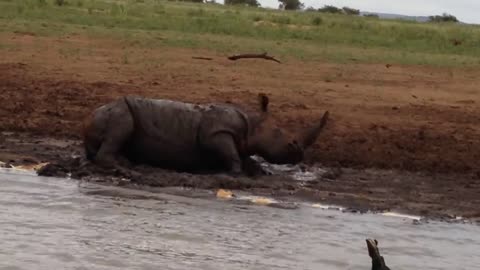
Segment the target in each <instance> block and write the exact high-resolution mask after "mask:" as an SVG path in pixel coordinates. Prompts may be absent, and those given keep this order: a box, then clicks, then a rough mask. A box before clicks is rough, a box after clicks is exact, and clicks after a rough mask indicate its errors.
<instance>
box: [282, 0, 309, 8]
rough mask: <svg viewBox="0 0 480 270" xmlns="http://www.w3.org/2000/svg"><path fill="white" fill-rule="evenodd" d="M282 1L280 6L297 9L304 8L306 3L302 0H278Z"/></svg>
mask: <svg viewBox="0 0 480 270" xmlns="http://www.w3.org/2000/svg"><path fill="white" fill-rule="evenodd" d="M278 2H280V8H283V9H286V10H297V9H302V8H303V7H304V4H303V3H302V2H300V0H278Z"/></svg>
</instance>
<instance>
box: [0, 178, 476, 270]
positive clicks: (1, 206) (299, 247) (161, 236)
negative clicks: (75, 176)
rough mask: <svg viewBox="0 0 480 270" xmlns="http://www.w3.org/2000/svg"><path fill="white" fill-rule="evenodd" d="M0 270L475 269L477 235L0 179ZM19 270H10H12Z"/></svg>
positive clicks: (459, 227)
mask: <svg viewBox="0 0 480 270" xmlns="http://www.w3.org/2000/svg"><path fill="white" fill-rule="evenodd" d="M0 185H1V186H0V195H1V196H0V197H1V198H0V228H1V230H2V231H1V234H0V243H2V244H1V248H0V268H1V269H8V267H12V268H11V269H29V270H30V269H119V268H124V269H158V268H161V269H175V270H178V269H188V270H191V269H209V270H211V269H230V270H236V269H242V270H245V269H262V270H263V269H295V270H297V269H315V270H318V269H333V270H335V269H342V270H343V269H369V268H370V259H369V257H368V255H367V251H366V245H365V238H370V237H372V238H376V239H378V240H379V241H380V248H381V250H382V255H384V256H385V259H386V261H387V263H388V265H389V266H391V268H392V269H413V268H419V267H421V268H422V270H424V269H476V268H477V267H478V265H480V256H479V250H480V229H479V227H478V226H475V225H465V224H446V223H438V222H430V223H425V224H423V223H422V224H421V226H416V225H413V224H412V220H411V219H409V218H403V217H392V216H381V215H373V214H364V215H352V214H348V213H342V212H341V211H335V210H328V209H319V208H315V207H311V206H309V207H306V206H302V207H300V208H298V209H296V210H283V209H277V208H271V207H263V206H256V205H249V204H247V205H241V207H240V206H239V205H238V204H235V203H231V202H230V201H222V200H215V199H213V200H208V199H198V198H185V197H176V196H172V195H166V194H157V193H155V194H154V193H149V192H145V191H132V190H127V189H122V188H118V187H115V188H114V187H111V188H110V187H100V186H95V185H89V184H86V185H83V186H79V185H78V184H76V182H74V181H65V180H60V179H50V178H40V177H33V176H29V175H25V174H20V175H16V174H0ZM15 267H16V268H15Z"/></svg>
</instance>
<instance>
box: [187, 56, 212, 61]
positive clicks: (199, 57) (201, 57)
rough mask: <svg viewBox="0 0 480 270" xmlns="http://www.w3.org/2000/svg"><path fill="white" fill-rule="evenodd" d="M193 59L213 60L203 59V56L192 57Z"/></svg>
mask: <svg viewBox="0 0 480 270" xmlns="http://www.w3.org/2000/svg"><path fill="white" fill-rule="evenodd" d="M192 58H193V59H199V60H213V58H210V57H203V56H192Z"/></svg>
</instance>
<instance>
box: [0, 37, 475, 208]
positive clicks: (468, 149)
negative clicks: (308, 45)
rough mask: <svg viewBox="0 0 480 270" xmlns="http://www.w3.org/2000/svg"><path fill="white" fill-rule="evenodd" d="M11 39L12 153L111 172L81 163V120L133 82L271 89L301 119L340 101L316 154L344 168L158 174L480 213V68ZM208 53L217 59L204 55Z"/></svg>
mask: <svg viewBox="0 0 480 270" xmlns="http://www.w3.org/2000/svg"><path fill="white" fill-rule="evenodd" d="M0 39H1V41H2V43H3V44H5V48H15V50H13V49H12V52H8V53H7V52H5V53H4V52H2V54H1V58H0V119H1V121H0V130H1V131H5V132H10V133H4V134H3V135H1V136H0V147H1V149H0V161H3V162H7V163H8V162H10V160H14V161H15V163H33V162H34V161H35V162H37V161H39V162H40V161H48V162H53V163H55V162H56V163H58V164H57V166H58V167H56V169H55V168H53V167H51V168H53V169H54V170H52V172H51V173H50V174H52V175H61V173H62V172H64V173H65V172H67V171H71V172H72V174H73V175H74V176H75V175H76V174H77V175H78V176H79V177H83V178H88V177H90V178H94V177H96V176H99V175H102V176H105V175H110V176H111V175H112V172H98V171H96V169H95V168H91V167H90V165H88V164H87V165H84V166H83V167H81V165H83V164H85V162H83V160H82V159H83V152H82V151H81V147H80V146H79V144H80V142H79V138H80V136H79V134H80V124H81V121H82V119H83V118H84V117H85V116H86V115H87V114H88V113H89V112H90V111H91V110H92V109H94V108H96V107H98V106H100V105H103V104H105V103H107V102H109V101H111V100H113V99H115V98H118V97H120V96H123V95H127V94H129V95H141V96H146V97H152V98H171V99H177V100H182V101H192V102H215V101H220V102H225V101H231V102H234V103H238V104H242V105H245V106H247V107H248V106H254V104H255V103H256V95H257V94H258V93H259V92H262V93H266V94H268V95H269V96H270V100H271V113H272V115H273V117H275V118H276V119H277V121H279V123H280V124H281V125H282V127H284V128H285V129H288V130H290V131H293V132H296V131H298V130H301V129H302V128H304V127H306V126H309V124H310V123H311V122H313V121H316V120H317V119H318V118H319V117H320V116H321V115H322V113H323V112H324V111H325V110H329V111H330V119H331V121H329V123H328V124H327V127H326V129H325V131H324V132H323V133H322V134H321V136H320V138H319V139H318V140H317V142H316V143H315V144H314V145H313V146H312V148H311V149H310V150H309V151H308V152H307V155H306V163H307V164H308V165H314V164H317V165H322V166H326V167H328V168H334V169H332V170H331V173H330V175H331V176H330V178H325V179H323V180H321V181H320V180H319V181H317V182H313V183H309V184H308V185H307V186H305V185H298V184H292V182H291V181H290V180H286V179H283V178H282V177H280V178H279V177H267V178H265V179H234V180H232V179H230V178H228V177H227V176H219V178H215V180H212V177H210V176H201V177H200V176H198V177H197V176H195V177H192V176H187V175H183V176H181V175H175V177H170V178H169V177H164V175H163V174H164V173H166V172H160V171H159V170H154V169H152V168H141V170H143V172H144V176H145V175H152V177H151V179H160V178H162V179H164V180H162V181H163V182H162V183H156V184H158V185H185V186H194V187H203V188H218V187H225V188H238V189H257V191H258V192H266V193H268V192H270V193H275V194H277V196H282V194H287V195H289V196H290V195H291V194H292V193H294V194H296V195H297V196H299V197H303V198H311V199H313V200H317V201H318V200H320V201H325V202H336V203H337V202H338V203H344V204H347V205H352V206H357V207H359V208H361V207H370V208H398V209H405V210H409V211H413V212H417V213H424V214H430V215H440V214H442V215H445V214H460V215H465V216H480V212H479V210H478V203H479V198H478V194H480V192H479V191H480V177H479V176H480V167H479V164H478V160H479V159H480V125H479V123H480V107H479V105H478V104H479V102H480V96H479V95H478V90H477V86H478V83H480V81H479V80H480V79H479V78H480V76H479V75H480V71H478V69H475V68H461V69H460V68H457V69H450V68H433V67H422V66H398V65H389V66H388V67H386V66H385V64H384V63H379V64H357V63H349V64H331V63H323V62H316V61H304V62H302V61H298V60H294V59H282V64H276V63H270V62H271V61H263V60H245V61H234V62H233V61H229V60H228V59H226V57H225V56H224V55H220V54H219V53H216V52H210V51H200V50H193V49H175V48H137V47H135V46H131V47H128V49H127V48H126V47H125V46H124V44H123V45H122V43H121V42H117V41H112V40H101V39H98V38H97V39H92V38H89V37H82V36H70V37H68V36H67V37H61V38H52V37H40V36H29V35H22V34H19V33H17V34H14V33H0ZM68 52H70V53H68ZM126 55H128V61H125V56H126ZM198 55H202V56H208V57H211V58H212V59H213V60H211V61H204V60H197V59H192V56H198ZM70 142H71V143H73V144H69V143H70ZM72 154H75V155H77V156H78V158H76V159H75V158H74V159H72V157H71V156H72ZM79 167H81V169H78V168H79ZM335 168H338V169H335ZM347 168H348V169H347ZM118 178H119V179H121V176H119V177H118ZM144 178H145V177H144ZM148 178H149V177H146V178H145V179H148ZM192 179H193V180H192ZM195 179H202V181H200V180H198V181H197V180H195ZM218 179H222V180H218ZM145 181H146V180H145ZM165 181H167V182H165ZM168 181H170V182H168Z"/></svg>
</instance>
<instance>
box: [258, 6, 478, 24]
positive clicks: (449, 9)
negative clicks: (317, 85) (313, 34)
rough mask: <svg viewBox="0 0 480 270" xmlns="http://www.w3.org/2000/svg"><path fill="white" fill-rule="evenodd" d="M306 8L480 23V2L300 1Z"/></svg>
mask: <svg viewBox="0 0 480 270" xmlns="http://www.w3.org/2000/svg"><path fill="white" fill-rule="evenodd" d="M258 1H259V2H260V4H261V5H262V6H263V7H274V8H277V7H278V1H277V0H258ZM300 1H301V2H302V3H304V4H305V7H309V6H312V7H315V8H319V7H323V6H324V5H333V6H337V7H343V6H348V7H351V8H355V9H360V10H361V11H370V12H381V13H395V14H402V15H410V16H430V15H441V14H442V13H444V12H446V13H449V14H452V15H454V16H455V17H457V19H459V20H460V21H462V22H464V23H480V16H479V13H480V0H400V1H398V0H300Z"/></svg>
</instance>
